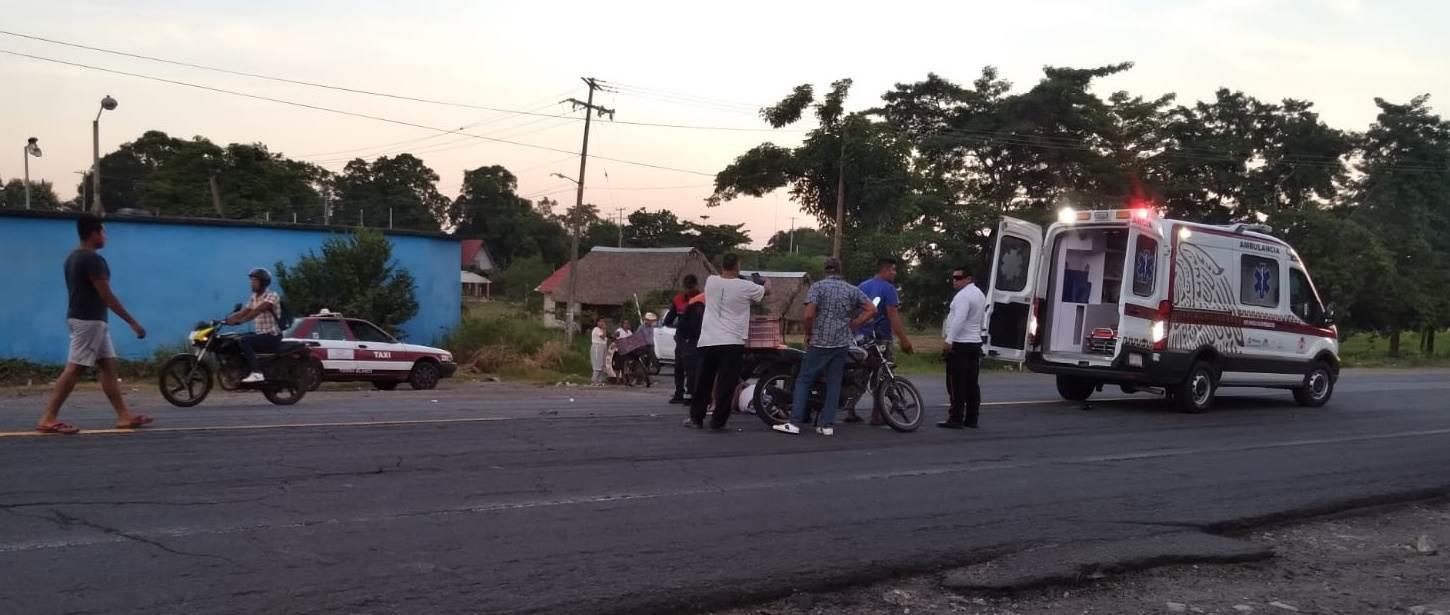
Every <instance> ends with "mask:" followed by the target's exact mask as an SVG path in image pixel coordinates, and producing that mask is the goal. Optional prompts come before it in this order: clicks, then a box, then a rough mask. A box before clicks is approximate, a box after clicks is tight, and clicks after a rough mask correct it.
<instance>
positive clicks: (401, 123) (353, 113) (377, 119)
mask: <svg viewBox="0 0 1450 615" xmlns="http://www.w3.org/2000/svg"><path fill="white" fill-rule="evenodd" d="M0 53H4V54H8V55H12V56H17V57H22V58H29V59H31V60H37V61H41V62H51V63H54V64H62V65H65V66H74V67H76V68H84V69H88V70H94V71H100V72H104V73H111V74H116V75H123V76H126V77H135V78H137V79H146V80H148V81H156V82H160V83H169V84H172V85H179V86H184V87H189V88H195V89H198V90H205V91H209V92H217V93H220V94H230V95H232V96H240V97H243V98H251V99H253V100H262V101H266V102H272V103H277V104H281V105H290V106H293V107H301V108H304V109H312V110H314V111H325V112H328V113H336V114H338V115H347V116H351V117H357V118H362V119H367V120H373V121H375V122H385V123H388V124H397V125H399V126H409V127H412V128H421V129H424V130H431V131H434V132H439V133H443V134H457V135H462V136H467V137H472V138H474V139H482V140H485V141H493V142H496V143H504V144H508V145H517V146H519V147H527V148H532V149H540V150H545V151H550V152H559V153H561V154H575V155H578V154H579V152H571V151H569V150H566V149H560V148H557V147H549V146H547V145H536V144H533V143H522V142H518V141H510V140H508V139H499V138H495V137H488V136H484V135H476V134H472V133H467V132H462V131H458V130H449V129H446V128H438V127H435V126H428V125H426V124H418V123H416V122H409V121H406V120H397V119H392V118H388V117H383V116H379V115H370V114H367V113H358V112H356V111H345V110H342V109H334V108H331V107H323V106H321V105H314V104H310V103H302V102H296V101H292V100H285V99H281V98H272V97H270V96H262V95H259V94H248V93H246V92H238V91H236V90H228V89H224V88H218V87H212V86H208V85H200V84H196V83H189V82H186V81H177V80H175V79H166V78H164V77H154V76H151V75H143V74H139V73H131V72H126V71H122V70H116V69H113V68H104V67H100V66H93V65H90V64H82V63H79V62H69V61H66V60H57V59H55V58H47V57H44V56H37V55H31V54H28V53H21V52H18V51H11V50H9V49H0ZM589 157H590V158H596V159H599V160H608V161H610V162H618V163H620V164H627V165H632V166H637V167H645V168H650V169H659V170H661V171H674V172H676V173H688V174H690V175H701V176H705V177H714V176H715V174H714V173H705V172H702V171H692V170H689V169H679V168H675V167H670V166H665V165H659V164H653V163H648V162H639V161H636V160H624V159H621V158H610V157H608V156H594V155H591V156H589Z"/></svg>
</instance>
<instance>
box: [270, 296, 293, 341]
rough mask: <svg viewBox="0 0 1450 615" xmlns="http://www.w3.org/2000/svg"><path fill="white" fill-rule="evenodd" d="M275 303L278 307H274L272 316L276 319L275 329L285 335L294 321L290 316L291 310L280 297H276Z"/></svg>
mask: <svg viewBox="0 0 1450 615" xmlns="http://www.w3.org/2000/svg"><path fill="white" fill-rule="evenodd" d="M277 303H278V304H280V305H277V306H274V308H273V313H272V315H273V316H276V317H277V328H278V329H280V330H282V332H284V333H285V332H286V331H287V330H288V329H291V328H292V323H293V321H295V320H296V319H295V318H293V316H292V309H291V308H289V307H287V302H286V301H283V300H282V295H277Z"/></svg>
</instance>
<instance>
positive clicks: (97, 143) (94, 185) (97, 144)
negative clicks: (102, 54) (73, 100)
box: [91, 94, 116, 216]
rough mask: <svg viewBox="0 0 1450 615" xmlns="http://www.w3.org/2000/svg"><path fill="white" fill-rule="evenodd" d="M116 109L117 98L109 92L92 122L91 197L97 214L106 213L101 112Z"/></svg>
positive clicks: (102, 214) (102, 100)
mask: <svg viewBox="0 0 1450 615" xmlns="http://www.w3.org/2000/svg"><path fill="white" fill-rule="evenodd" d="M115 109H116V99H114V98H111V96H110V95H109V94H107V95H106V97H105V98H102V99H101V109H100V110H99V111H97V112H96V119H95V120H94V121H92V122H91V164H92V165H93V168H92V169H91V199H92V202H93V203H94V204H95V207H96V215H101V216H104V215H106V210H105V209H102V208H101V114H102V113H105V112H107V111H114V110H115Z"/></svg>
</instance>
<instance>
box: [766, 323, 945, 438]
mask: <svg viewBox="0 0 1450 615" xmlns="http://www.w3.org/2000/svg"><path fill="white" fill-rule="evenodd" d="M888 344H889V342H887V341H884V340H878V339H876V338H874V337H863V338H859V339H858V340H857V344H856V346H853V347H851V348H850V355H851V356H850V357H849V358H848V359H847V360H846V369H845V370H844V372H843V374H842V382H841V396H840V404H841V407H840V408H839V410H845V411H850V410H852V409H854V408H855V407H856V404H857V403H858V402H859V401H860V400H861V399H863V398H866V397H869V398H870V399H871V400H872V403H874V404H875V405H876V408H878V409H879V410H881V416H882V418H884V419H885V420H886V424H887V425H890V426H891V428H892V429H895V430H896V431H915V430H916V429H917V428H918V427H921V423H922V420H923V419H924V418H925V416H926V414H925V404H924V402H923V401H922V397H921V391H919V390H917V388H916V385H915V384H913V383H912V382H911V381H910V380H907V379H906V378H904V377H901V376H898V375H897V374H896V371H895V368H896V364H895V363H892V362H891V361H888V360H886V350H887V345H888ZM805 354H806V353H805V352H804V351H801V350H796V349H794V348H786V349H783V350H780V351H778V354H777V355H776V356H775V358H774V360H772V361H769V362H761V363H760V364H759V365H758V366H757V367H756V368H755V369H756V372H757V373H759V374H760V381H759V382H758V383H757V384H756V387H755V397H754V399H753V400H752V402H751V404H752V405H753V406H754V408H755V415H756V416H758V417H760V420H761V421H763V422H765V424H766V425H769V426H772V427H774V426H776V425H780V424H782V423H786V422H788V421H790V416H791V410H792V408H791V405H792V403H793V400H792V397H793V394H794V392H795V383H796V376H797V375H798V374H799V373H800V367H801V363H802V360H803V359H804V358H805ZM825 400H826V381H825V378H824V377H820V378H817V379H816V381H815V382H813V383H811V387H810V396H809V397H808V398H807V402H806V404H807V408H808V412H807V417H808V420H813V419H811V417H819V416H820V411H821V410H822V409H823V408H824V406H825Z"/></svg>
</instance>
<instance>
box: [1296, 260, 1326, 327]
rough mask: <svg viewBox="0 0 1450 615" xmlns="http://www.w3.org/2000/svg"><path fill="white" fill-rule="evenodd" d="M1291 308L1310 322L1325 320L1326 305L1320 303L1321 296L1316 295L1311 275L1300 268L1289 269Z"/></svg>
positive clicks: (1300, 317)
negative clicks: (1310, 279) (1311, 282)
mask: <svg viewBox="0 0 1450 615" xmlns="http://www.w3.org/2000/svg"><path fill="white" fill-rule="evenodd" d="M1289 309H1290V310H1291V311H1293V312H1294V315H1295V316H1298V317H1299V319H1300V320H1303V321H1304V322H1307V323H1309V324H1318V323H1320V322H1322V321H1323V320H1324V306H1321V305H1319V298H1318V297H1315V296H1314V287H1313V286H1310V284H1309V276H1307V275H1305V274H1304V272H1303V271H1300V270H1298V269H1290V270H1289Z"/></svg>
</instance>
